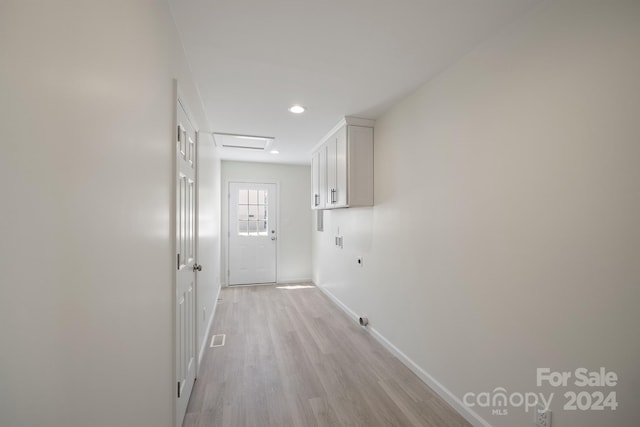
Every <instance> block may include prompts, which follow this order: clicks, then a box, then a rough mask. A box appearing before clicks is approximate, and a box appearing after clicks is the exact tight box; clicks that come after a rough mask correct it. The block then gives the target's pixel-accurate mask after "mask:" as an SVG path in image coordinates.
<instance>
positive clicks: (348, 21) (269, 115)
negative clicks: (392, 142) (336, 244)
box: [169, 0, 539, 163]
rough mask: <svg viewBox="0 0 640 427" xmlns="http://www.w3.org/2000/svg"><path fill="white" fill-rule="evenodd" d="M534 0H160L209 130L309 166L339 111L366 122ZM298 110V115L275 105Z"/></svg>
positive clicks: (238, 155) (228, 155)
mask: <svg viewBox="0 0 640 427" xmlns="http://www.w3.org/2000/svg"><path fill="white" fill-rule="evenodd" d="M538 1H539V0H315V1H312V0H169V3H170V6H171V9H172V12H173V15H174V19H175V22H176V25H177V27H178V31H179V33H180V37H181V39H182V43H183V45H184V48H185V51H186V54H187V59H188V61H189V64H190V67H191V70H192V72H193V76H194V79H195V81H196V84H197V86H198V89H199V91H200V95H201V97H202V101H203V103H204V107H205V111H206V114H207V116H208V118H209V121H210V124H211V129H201V130H208V131H214V132H223V133H236V134H247V135H260V136H270V137H275V141H274V142H273V145H272V148H273V149H277V150H279V151H280V154H277V155H274V154H269V153H262V152H261V153H253V152H249V153H245V152H238V151H237V150H234V149H221V150H220V153H221V157H222V158H223V159H233V160H247V161H263V162H275V163H309V160H310V158H309V156H310V150H311V149H312V148H313V146H314V145H316V143H317V142H318V141H319V140H320V139H321V138H322V137H323V136H324V135H325V134H326V133H327V132H328V131H329V130H331V128H332V127H333V126H334V125H335V124H336V123H337V122H338V121H339V120H340V119H341V118H342V117H343V116H349V115H351V116H356V117H363V118H369V119H376V118H378V117H379V116H380V115H381V114H382V113H383V112H385V111H386V110H387V109H388V108H389V107H390V106H392V105H393V104H394V103H395V102H397V101H398V100H400V99H401V98H403V97H405V96H406V95H408V94H410V93H411V92H413V91H414V90H415V89H416V88H417V87H418V86H420V85H421V84H422V83H424V82H426V81H428V80H429V79H431V78H432V77H433V76H435V75H436V74H437V73H439V72H440V71H442V70H443V69H444V68H446V67H447V66H449V65H451V64H452V63H453V62H454V61H456V60H457V59H458V58H460V57H461V56H463V55H464V54H465V53H467V52H469V51H470V50H472V49H473V48H474V47H476V46H477V45H478V44H479V43H481V42H482V41H484V40H486V39H487V38H488V37H489V36H490V35H492V34H494V33H496V32H497V31H498V30H499V29H500V28H502V27H504V26H506V25H508V24H509V23H510V22H512V21H514V20H515V19H516V18H517V17H519V16H520V15H522V14H523V13H525V12H526V11H527V10H528V9H529V8H530V7H531V6H532V5H534V4H535V3H537V2H538ZM293 104H301V105H304V106H306V107H307V109H308V110H307V111H306V112H305V113H303V114H302V115H294V114H292V113H290V112H288V111H287V109H288V108H289V107H290V106H291V105H293Z"/></svg>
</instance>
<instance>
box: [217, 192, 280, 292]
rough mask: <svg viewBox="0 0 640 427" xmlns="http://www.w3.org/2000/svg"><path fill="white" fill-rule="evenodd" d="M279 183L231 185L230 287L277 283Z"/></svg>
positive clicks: (229, 229) (229, 231)
mask: <svg viewBox="0 0 640 427" xmlns="http://www.w3.org/2000/svg"><path fill="white" fill-rule="evenodd" d="M277 191H278V187H277V185H276V184H263V183H245V182H230V183H229V228H228V241H229V263H228V264H229V268H228V283H229V285H248V284H258V283H274V282H275V281H276V248H277V238H278V233H277V227H276V226H277V205H278V203H277V201H278V194H277Z"/></svg>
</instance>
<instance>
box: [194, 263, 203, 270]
mask: <svg viewBox="0 0 640 427" xmlns="http://www.w3.org/2000/svg"><path fill="white" fill-rule="evenodd" d="M193 271H202V265H200V264H193Z"/></svg>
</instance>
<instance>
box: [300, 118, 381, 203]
mask: <svg viewBox="0 0 640 427" xmlns="http://www.w3.org/2000/svg"><path fill="white" fill-rule="evenodd" d="M373 125H374V122H373V121H372V120H365V119H357V118H353V117H345V119H344V120H342V121H341V122H340V123H339V124H338V125H337V126H336V127H335V128H334V129H333V130H332V131H331V132H330V133H329V134H328V135H327V136H326V137H325V138H323V140H322V141H321V142H320V146H319V147H318V148H317V150H316V151H315V152H314V153H313V157H312V161H311V171H312V172H311V173H312V178H311V181H312V191H311V193H312V194H311V207H312V208H313V209H335V208H348V207H356V206H373Z"/></svg>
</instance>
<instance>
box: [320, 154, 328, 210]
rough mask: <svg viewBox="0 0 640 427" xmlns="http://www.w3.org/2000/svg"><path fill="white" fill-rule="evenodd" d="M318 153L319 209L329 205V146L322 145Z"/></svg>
mask: <svg viewBox="0 0 640 427" xmlns="http://www.w3.org/2000/svg"><path fill="white" fill-rule="evenodd" d="M318 154H319V157H318V166H319V167H318V195H319V204H318V209H324V208H325V207H326V206H327V147H325V146H324V145H323V146H322V147H320V150H319V151H318Z"/></svg>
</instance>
